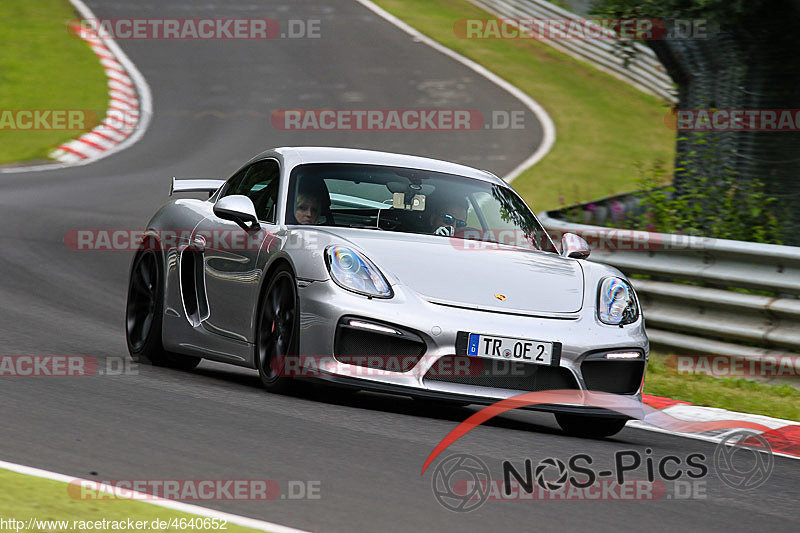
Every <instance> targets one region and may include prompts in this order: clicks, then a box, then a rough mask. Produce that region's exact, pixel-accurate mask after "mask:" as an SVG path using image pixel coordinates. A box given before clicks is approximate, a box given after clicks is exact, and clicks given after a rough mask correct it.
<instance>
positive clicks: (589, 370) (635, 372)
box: [581, 360, 644, 394]
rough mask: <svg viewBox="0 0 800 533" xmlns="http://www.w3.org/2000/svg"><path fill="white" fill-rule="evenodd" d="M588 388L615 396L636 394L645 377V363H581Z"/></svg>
mask: <svg viewBox="0 0 800 533" xmlns="http://www.w3.org/2000/svg"><path fill="white" fill-rule="evenodd" d="M581 372H582V373H583V381H584V382H585V383H586V388H587V389H589V390H593V391H600V392H611V393H614V394H635V393H636V391H637V390H639V385H641V383H642V376H643V375H644V361H642V360H639V361H605V360H589V361H584V362H583V363H581Z"/></svg>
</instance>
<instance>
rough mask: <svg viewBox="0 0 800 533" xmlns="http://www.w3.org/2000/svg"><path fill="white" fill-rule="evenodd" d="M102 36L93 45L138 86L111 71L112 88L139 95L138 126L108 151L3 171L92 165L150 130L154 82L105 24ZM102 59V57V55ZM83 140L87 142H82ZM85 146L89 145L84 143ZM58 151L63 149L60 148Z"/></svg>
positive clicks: (83, 11) (78, 5) (81, 7)
mask: <svg viewBox="0 0 800 533" xmlns="http://www.w3.org/2000/svg"><path fill="white" fill-rule="evenodd" d="M69 1H70V3H71V4H72V5H73V6H74V7H75V10H76V11H77V12H78V14H79V15H80V16H81V18H83V19H97V17H96V16H95V15H94V13H92V10H91V9H89V7H88V6H87V5H86V4H85V3H83V1H82V0H69ZM98 37H99V42H100V43H102V44H92V45H91V48H92V50H94V52H95V53H96V54H97V55H98V56H103V57H105V58H107V59H109V60H114V61H116V62H118V63H120V64H121V65H122V67H123V68H124V70H125V72H127V73H128V76H125V79H124V80H123V81H125V83H128V84H131V85H133V87H134V88H135V90H134V89H133V88H131V87H129V86H127V85H125V84H123V83H120V82H118V81H116V78H114V77H112V76H110V75H109V81H108V86H109V88H110V89H112V90H120V91H122V92H124V93H125V94H127V95H128V96H130V97H131V98H137V99H138V102H139V114H138V119H139V120H138V123H137V124H136V127H135V128H134V129H133V130H132V133H131V134H130V135H127V136H126V137H125V138H124V140H123V141H122V142H120V143H119V144H118V145H116V146H114V147H113V148H110V149H108V150H104V151H97V150H93V152H94V153H92V155H91V156H90V157H88V158H86V159H81V158H80V157H79V156H76V155H74V154H69V155H66V154H63V155H60V156H59V157H60V159H61V160H62V161H61V162H59V163H53V164H50V165H32V166H27V167H26V166H23V167H13V168H0V174H16V173H22V172H40V171H43V170H56V169H61V168H67V167H73V166H82V165H88V164H89V163H94V162H95V161H99V160H101V159H105V158H106V157H109V156H112V155H114V154H116V153H117V152H120V151H122V150H125V149H126V148H129V147H131V146H133V145H134V144H136V143H137V142H138V141H139V140H140V139H141V138H142V136H143V135H144V134H145V132H146V131H147V128H148V126H149V125H150V118H151V117H152V115H153V98H152V95H151V93H150V86H149V85H147V81H146V80H145V79H144V76H142V73H141V72H139V69H137V68H136V65H134V64H133V62H132V61H131V60H130V59H129V58H128V56H127V55H126V54H125V52H123V51H122V49H121V48H120V47H119V45H118V44H117V43H116V42H115V41H114V40H113V39H112V38H111V37H110V36H109V35H108V34H107V33H106V32H105V31H104V30H103V29H102V27H101V28H99V29H98ZM100 60H101V61H102V58H101V59H100ZM109 72H113V73H114V74H118V73H116V72H114V71H109V70H106V74H108V73H109ZM74 142H77V141H70V142H68V143H65V144H64V145H62V146H68V147H70V148H72V143H74ZM81 144H83V143H81ZM83 146H86V145H85V144H83ZM54 153H56V154H57V153H59V152H58V150H56V152H54ZM81 153H87V151H86V150H84V148H83V147H81Z"/></svg>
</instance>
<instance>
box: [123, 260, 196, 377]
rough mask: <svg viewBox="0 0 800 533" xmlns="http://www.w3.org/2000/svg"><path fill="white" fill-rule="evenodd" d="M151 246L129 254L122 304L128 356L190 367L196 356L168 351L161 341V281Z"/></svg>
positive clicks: (193, 364) (159, 270)
mask: <svg viewBox="0 0 800 533" xmlns="http://www.w3.org/2000/svg"><path fill="white" fill-rule="evenodd" d="M161 270H162V269H161V263H160V258H159V255H158V254H157V253H156V251H155V250H154V247H152V246H148V247H146V248H142V249H141V250H139V251H138V252H136V255H135V256H134V258H133V264H132V265H131V274H130V278H129V281H128V301H127V304H126V306H125V339H126V341H127V343H128V352H129V353H130V355H131V359H133V360H134V361H136V362H138V363H152V364H153V365H156V366H165V367H169V368H177V369H179V370H191V369H193V368H194V367H196V366H197V365H198V364H199V363H200V358H199V357H192V356H189V355H181V354H176V353H172V352H168V351H166V350H165V349H164V345H163V344H162V341H161V331H162V318H163V315H164V283H163V280H162V274H161Z"/></svg>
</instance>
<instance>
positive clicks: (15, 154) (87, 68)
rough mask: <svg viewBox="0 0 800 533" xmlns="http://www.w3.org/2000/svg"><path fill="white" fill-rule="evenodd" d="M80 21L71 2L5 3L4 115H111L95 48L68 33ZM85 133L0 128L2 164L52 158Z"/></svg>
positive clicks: (0, 36)
mask: <svg viewBox="0 0 800 533" xmlns="http://www.w3.org/2000/svg"><path fill="white" fill-rule="evenodd" d="M77 17H78V15H77V14H76V13H75V12H74V11H73V9H72V6H71V5H70V3H69V2H67V0H10V1H8V0H6V1H2V2H0V111H2V110H10V109H62V110H63V109H82V110H83V109H86V110H92V111H94V112H95V113H96V114H97V117H98V119H102V118H103V117H104V116H105V110H106V107H107V104H108V89H107V85H106V76H105V72H104V71H103V68H102V67H101V65H100V62H99V61H98V59H97V56H95V54H94V52H92V50H91V48H89V46H88V45H87V44H86V43H85V42H84V41H82V40H81V39H78V38H76V37H73V36H71V35H70V34H69V33H67V22H68V21H70V20H72V19H75V18H77ZM91 126H93V125H91V124H89V125H87V128H86V129H87V130H89V129H91ZM80 133H81V132H79V131H25V130H9V129H5V130H3V129H0V164H3V163H10V162H16V161H27V160H31V159H40V158H46V157H47V154H48V153H49V152H50V151H51V150H52V149H53V148H55V147H57V146H58V145H59V144H61V143H63V142H65V141H68V140H70V139H74V138H75V137H78V136H79V135H80Z"/></svg>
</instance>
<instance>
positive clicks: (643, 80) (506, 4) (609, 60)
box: [469, 0, 677, 102]
mask: <svg viewBox="0 0 800 533" xmlns="http://www.w3.org/2000/svg"><path fill="white" fill-rule="evenodd" d="M469 1H470V2H471V3H473V4H475V5H476V6H478V7H480V8H482V9H485V10H486V11H488V12H489V13H492V14H493V15H496V16H498V17H501V18H506V19H547V20H552V19H572V20H583V17H581V16H579V15H576V14H575V13H571V12H570V11H567V10H565V9H562V8H560V7H558V6H556V5H553V4H551V3H550V2H545V1H544V0H469ZM509 22H511V21H509ZM597 31H602V32H603V33H605V34H608V33H609V31H608V30H603V29H602V28H600V27H599V26H598V27H597ZM612 35H613V34H612ZM538 40H540V41H541V42H543V43H545V44H548V45H550V46H552V47H553V48H555V49H557V50H559V51H561V52H564V53H565V54H567V55H570V56H572V57H574V58H576V59H580V60H581V61H586V62H588V63H591V64H592V65H593V66H595V67H596V68H597V69H599V70H602V71H603V72H606V73H608V74H611V75H612V76H614V77H615V78H618V79H620V80H622V81H624V82H626V83H629V84H630V85H633V86H634V87H636V88H638V89H640V90H642V91H644V92H647V93H650V94H653V95H656V96H658V97H660V98H663V99H665V100H668V101H670V102H676V101H677V94H676V89H675V83H674V82H673V81H672V78H670V77H669V75H668V74H667V72H666V69H665V68H664V66H663V65H662V64H661V62H660V61H659V60H658V58H657V57H656V55H655V53H653V51H652V50H650V48H648V47H647V46H644V45H642V44H640V43H633V45H632V46H633V48H632V54H631V57H629V58H628V62H627V64H626V61H625V59H623V58H622V57H620V54H619V53H618V51H617V50H616V48H615V45H614V40H613V39H558V40H553V39H538Z"/></svg>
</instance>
